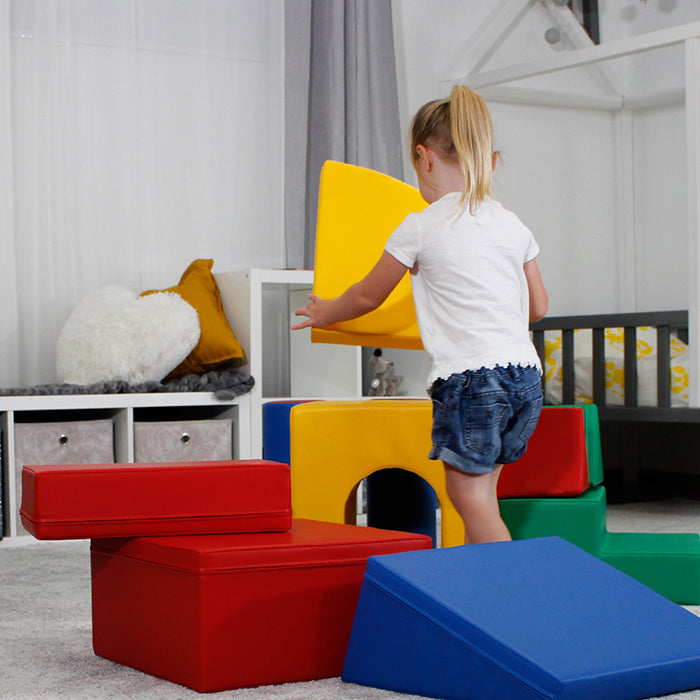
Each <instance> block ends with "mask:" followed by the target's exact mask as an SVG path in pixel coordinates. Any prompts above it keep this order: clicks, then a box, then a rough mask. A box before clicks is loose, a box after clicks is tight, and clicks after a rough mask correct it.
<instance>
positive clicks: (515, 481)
mask: <svg viewBox="0 0 700 700" xmlns="http://www.w3.org/2000/svg"><path fill="white" fill-rule="evenodd" d="M588 486H589V478H588V456H587V452H586V428H585V423H584V415H583V409H582V408H578V407H576V406H548V407H546V408H543V409H542V414H541V416H540V421H539V423H538V424H537V428H535V432H534V434H533V435H532V437H531V438H530V441H529V443H528V446H527V451H526V452H525V454H524V455H523V456H522V457H521V458H520V459H519V460H518V461H517V462H513V463H512V464H506V465H505V466H504V467H503V471H502V472H501V476H500V478H499V480H498V497H499V498H534V497H542V496H551V497H552V498H563V497H568V496H578V495H580V494H582V493H583V492H584V491H585V490H586V489H588Z"/></svg>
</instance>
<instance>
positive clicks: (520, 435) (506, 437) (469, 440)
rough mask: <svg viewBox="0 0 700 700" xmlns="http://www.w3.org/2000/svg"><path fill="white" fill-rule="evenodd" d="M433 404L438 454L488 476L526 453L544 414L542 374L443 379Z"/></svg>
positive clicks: (483, 372) (513, 371)
mask: <svg viewBox="0 0 700 700" xmlns="http://www.w3.org/2000/svg"><path fill="white" fill-rule="evenodd" d="M430 394H431V398H432V400H433V432H432V439H433V449H432V450H431V452H430V459H441V460H442V461H443V462H446V463H447V464H449V465H450V466H452V467H455V468H456V469H459V470H460V471H463V472H467V473H468V474H488V473H489V472H492V471H493V470H494V469H495V467H496V465H498V464H509V463H510V462H515V461H516V460H518V459H520V457H522V456H523V454H524V453H525V449H526V447H527V441H528V440H529V439H530V437H531V436H532V433H533V432H534V430H535V426H536V425H537V421H538V419H539V417H540V412H541V410H542V384H541V375H540V373H539V371H538V370H536V369H534V368H533V367H520V366H515V365H508V366H507V367H495V368H494V369H485V368H482V369H480V370H476V371H468V372H463V373H461V374H453V375H452V376H451V377H450V378H449V379H438V380H437V381H436V382H435V384H433V386H432V388H431V390H430Z"/></svg>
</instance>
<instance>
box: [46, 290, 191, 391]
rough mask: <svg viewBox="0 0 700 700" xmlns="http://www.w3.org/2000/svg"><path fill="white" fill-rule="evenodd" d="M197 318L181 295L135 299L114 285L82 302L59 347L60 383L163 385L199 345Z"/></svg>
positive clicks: (60, 339)
mask: <svg viewBox="0 0 700 700" xmlns="http://www.w3.org/2000/svg"><path fill="white" fill-rule="evenodd" d="M199 333H200V329H199V318H198V316H197V312H196V311H195V310H194V308H193V307H192V306H191V305H190V304H188V303H187V302H186V301H185V300H184V299H183V298H182V297H181V296H180V295H179V294H175V293H173V292H158V293H156V294H149V295H147V296H143V297H140V296H137V295H136V294H135V293H134V292H132V291H130V290H129V289H126V288H124V287H118V286H110V287H104V288H103V289H100V290H98V291H97V292H95V293H94V294H91V295H90V296H88V297H86V298H85V299H83V300H82V301H81V302H80V303H79V304H78V306H76V308H75V310H74V311H73V313H71V315H70V316H69V317H68V320H67V321H66V323H65V325H64V326H63V329H62V330H61V333H60V334H59V336H58V341H57V342H56V369H57V374H58V380H59V382H62V383H68V384H95V383H98V382H111V381H115V380H123V381H126V382H129V383H130V384H138V383H139V382H144V381H149V380H151V381H160V380H161V379H163V377H165V376H166V375H167V374H168V373H169V372H170V371H172V370H173V369H175V367H177V366H178V365H179V364H180V363H181V362H182V361H183V360H184V359H185V358H186V357H187V356H188V355H189V354H190V352H191V351H192V349H193V348H194V347H195V345H196V344H197V342H198V341H199Z"/></svg>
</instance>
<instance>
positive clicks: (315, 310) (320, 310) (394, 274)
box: [291, 251, 408, 331]
mask: <svg viewBox="0 0 700 700" xmlns="http://www.w3.org/2000/svg"><path fill="white" fill-rule="evenodd" d="M407 270H408V268H407V267H406V266H405V265H404V264H403V263H400V262H399V261H398V260H397V259H396V258H395V257H394V256H393V255H390V254H389V253H387V252H386V251H384V252H383V253H382V257H381V258H379V262H377V264H376V265H375V266H374V267H373V268H372V269H371V270H370V272H368V273H367V276H366V277H365V278H364V279H362V280H360V281H359V282H357V283H355V284H353V285H352V287H349V288H348V289H347V290H346V291H345V292H343V294H341V295H340V296H339V297H336V298H335V299H321V298H320V297H317V296H316V295H315V294H311V295H310V296H309V299H310V302H309V303H308V304H307V305H306V306H305V307H303V308H301V309H297V310H296V312H295V315H296V316H306V317H307V318H306V320H304V321H301V322H299V323H296V324H295V325H293V326H292V327H291V328H292V330H293V331H298V330H300V329H302V328H309V327H313V328H315V327H317V326H329V325H331V324H332V323H338V322H339V321H349V320H350V319H352V318H357V317H358V316H363V315H364V314H367V313H369V312H370V311H374V309H376V308H377V307H379V306H381V305H382V303H383V302H384V300H385V299H386V298H387V297H388V296H389V294H391V292H392V291H393V290H394V287H396V285H397V284H398V283H399V282H400V281H401V278H402V277H403V276H404V275H405V274H406V271H407Z"/></svg>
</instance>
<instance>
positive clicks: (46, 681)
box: [0, 500, 700, 700]
mask: <svg viewBox="0 0 700 700" xmlns="http://www.w3.org/2000/svg"><path fill="white" fill-rule="evenodd" d="M608 526H609V529H610V530H617V531H627V532H632V531H643V532H700V503H698V502H694V501H683V500H673V501H664V502H660V503H650V504H645V505H624V506H611V507H610V508H609V512H608ZM689 609H690V610H692V612H694V613H696V614H700V607H693V608H689ZM201 697H207V698H212V699H218V698H231V699H232V700H239V699H240V700H263V699H266V698H276V699H278V700H326V699H331V698H333V699H335V698H338V699H340V700H343V699H347V700H398V699H401V698H403V699H405V700H406V699H410V698H416V696H413V695H403V694H400V693H392V692H389V691H383V690H378V689H373V688H365V687H362V686H357V685H352V684H347V683H343V682H342V681H341V680H340V679H338V678H332V679H327V680H321V681H313V682H309V683H291V684H287V685H279V686H266V687H263V688H250V689H244V690H236V691H230V692H225V693H212V694H207V695H201V694H199V693H196V692H195V691H191V690H188V689H186V688H182V687H180V686H177V685H174V684H172V683H168V682H167V681H162V680H159V679H157V678H153V677H151V676H148V675H146V674H143V673H140V672H138V671H134V670H132V669H129V668H126V667H123V666H120V665H118V664H114V663H112V662H110V661H106V660H104V659H101V658H98V657H97V656H95V655H94V654H93V652H92V644H91V632H90V571H89V543H88V542H50V543H39V542H35V541H33V540H29V539H28V540H27V543H26V544H22V545H20V546H17V545H16V544H15V543H9V542H8V541H7V540H4V541H2V542H0V698H13V699H14V698H16V699H22V700H25V699H26V700H29V699H30V698H31V699H32V700H35V699H39V698H41V699H47V700H48V699H51V698H73V699H75V698H90V699H99V698H115V699H118V698H148V700H173V699H176V698H201ZM665 697H666V699H667V700H669V699H671V700H675V699H678V700H681V699H682V700H700V690H696V691H691V692H687V693H679V694H675V695H668V696H665ZM503 700H507V699H506V698H504V699H503ZM592 700H593V699H592Z"/></svg>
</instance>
